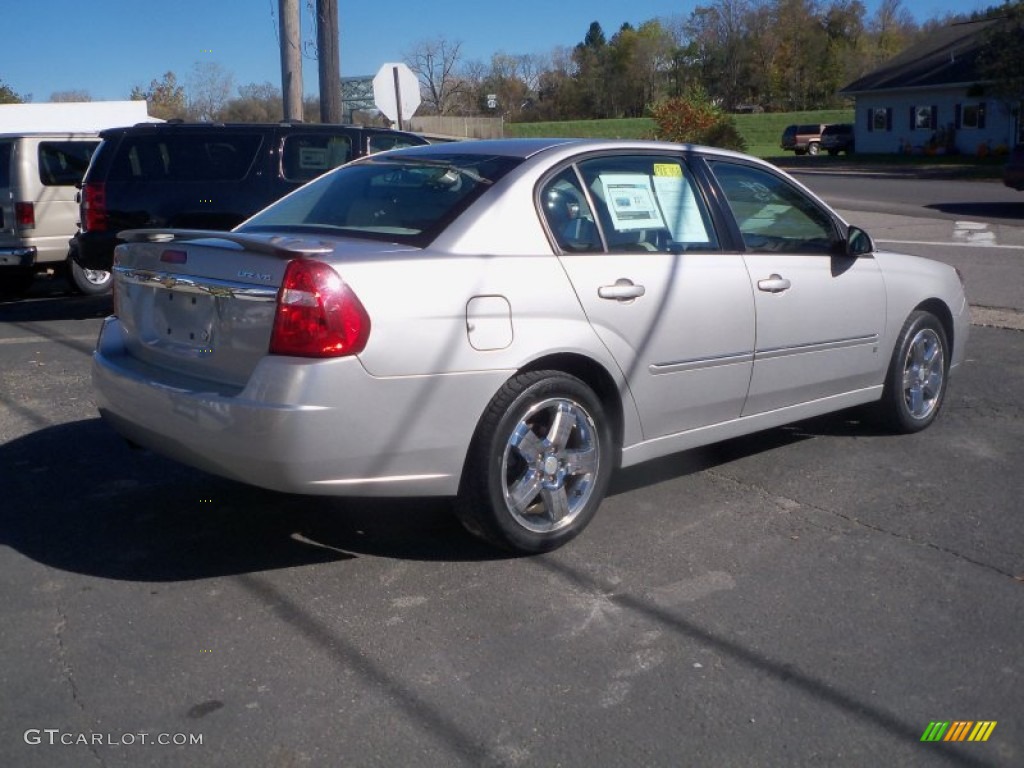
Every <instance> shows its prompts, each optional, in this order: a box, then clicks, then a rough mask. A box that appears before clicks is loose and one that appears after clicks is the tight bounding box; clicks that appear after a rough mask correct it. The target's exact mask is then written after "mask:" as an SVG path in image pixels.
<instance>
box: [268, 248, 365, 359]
mask: <svg viewBox="0 0 1024 768" xmlns="http://www.w3.org/2000/svg"><path fill="white" fill-rule="evenodd" d="M369 336H370V317H369V315H367V314H366V309H365V308H364V307H363V304H362V302H360V301H359V299H358V298H357V297H356V295H355V293H353V292H352V289H351V288H349V287H348V285H346V284H345V281H344V280H342V279H341V277H340V276H339V275H338V273H337V272H335V271H334V270H333V269H331V267H330V266H328V265H327V264H324V263H323V262H321V261H311V260H305V259H296V260H295V261H292V262H290V263H289V264H288V267H287V268H286V269H285V273H284V281H283V282H282V284H281V290H280V291H278V294H277V313H276V315H275V316H274V331H273V334H272V335H271V337H270V353H271V354H274V355H293V356H296V357H343V356H345V355H356V354H359V353H360V352H362V351H363V348H364V347H365V346H366V340H367V339H368V338H369Z"/></svg>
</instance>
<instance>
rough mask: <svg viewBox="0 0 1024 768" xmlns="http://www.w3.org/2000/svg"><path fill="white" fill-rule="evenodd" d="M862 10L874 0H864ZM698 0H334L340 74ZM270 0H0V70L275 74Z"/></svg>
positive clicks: (107, 79)
mask: <svg viewBox="0 0 1024 768" xmlns="http://www.w3.org/2000/svg"><path fill="white" fill-rule="evenodd" d="M864 2H865V5H866V6H867V8H868V14H869V15H870V14H872V13H874V11H875V9H876V8H877V6H878V2H879V0H864ZM699 4H704V5H707V4H710V3H708V2H707V1H706V0H705V1H704V2H700V0H642V1H641V2H635V3H629V2H622V1H621V0H587V2H585V3H582V2H573V0H562V1H561V2H559V1H558V0H513V2H511V3H501V2H495V1H494V0H432V1H428V0H419V1H418V2H416V1H411V0H397V2H395V1H393V2H381V0H376V1H375V0H361V1H360V2H350V0H339V26H340V28H341V42H340V51H341V74H342V76H350V75H372V74H373V73H375V72H376V71H377V70H378V69H379V68H380V66H381V65H382V64H384V63H386V62H394V61H401V60H402V58H403V53H404V52H405V51H407V50H409V49H410V48H411V47H412V46H413V45H414V44H415V43H416V42H418V41H421V40H424V39H428V38H433V37H437V36H444V37H446V38H448V39H449V40H460V41H462V43H463V49H462V50H463V56H464V59H466V60H481V61H484V62H486V61H488V60H489V59H490V57H491V55H492V54H494V53H498V52H505V53H508V54H545V53H549V52H550V51H552V50H553V49H554V48H556V47H558V46H573V45H575V44H576V43H578V42H580V41H581V40H582V39H583V36H584V34H585V33H586V31H587V28H588V27H589V26H590V23H591V22H592V21H598V22H600V24H601V26H602V27H603V28H604V30H605V34H606V35H608V36H609V37H611V35H612V34H613V33H614V32H615V31H616V30H617V29H618V28H619V27H620V26H622V24H623V22H629V23H631V24H633V25H634V26H637V25H639V24H640V23H642V22H644V21H647V20H649V19H653V18H668V17H683V18H685V17H688V16H689V15H690V13H691V12H692V11H693V9H694V7H696V6H697V5H699ZM998 4H999V3H998V2H997V1H996V0H905V1H904V3H903V7H905V8H906V9H907V10H909V11H910V13H911V15H913V16H914V18H915V19H916V20H917V21H918V22H922V21H926V20H928V19H934V18H941V17H944V16H945V15H946V14H948V13H950V12H954V11H955V12H957V13H969V12H971V11H975V10H982V9H984V8H987V7H990V6H994V5H998ZM310 5H314V2H313V0H300V6H301V7H302V9H303V10H302V33H303V37H304V38H307V37H311V36H312V35H313V24H312V18H311V13H310V11H309V10H307V6H310ZM277 6H278V2H277V0H161V2H154V1H153V0H89V2H83V1H82V0H4V9H3V13H2V17H3V28H4V36H3V38H4V42H3V45H2V46H0V80H2V81H3V82H4V83H6V84H7V85H9V86H10V87H11V88H13V89H14V90H15V91H16V92H17V93H19V94H23V95H29V94H30V95H31V96H32V100H33V101H35V102H44V101H48V100H49V98H50V94H51V93H53V92H54V91H66V90H85V91H88V92H89V93H90V94H91V96H92V97H93V99H97V100H99V99H127V98H128V96H129V94H130V93H131V90H132V87H133V86H135V85H139V86H142V87H146V86H148V85H149V83H150V81H151V80H153V79H158V78H160V77H161V76H162V75H163V73H164V72H167V71H168V70H172V71H173V72H174V73H175V74H176V75H177V77H178V81H179V82H181V83H185V82H186V81H187V78H188V75H189V73H190V71H191V70H192V67H193V65H194V64H195V63H197V62H202V61H215V62H217V63H219V64H220V65H221V66H222V67H223V68H224V69H225V70H227V71H228V72H230V73H231V74H232V75H233V76H234V82H235V85H236V86H237V85H244V84H248V83H254V82H255V83H262V82H265V81H269V82H271V83H273V84H274V85H278V86H279V85H280V82H281V65H280V58H279V52H278V43H277ZM316 66H317V64H316V60H315V59H311V58H307V59H305V60H304V64H303V83H304V90H305V91H306V93H308V94H315V93H316V92H317V88H318V86H317V72H316Z"/></svg>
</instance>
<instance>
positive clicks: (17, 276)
mask: <svg viewBox="0 0 1024 768" xmlns="http://www.w3.org/2000/svg"><path fill="white" fill-rule="evenodd" d="M35 278H36V276H35V273H33V272H32V271H31V270H27V269H21V268H20V267H11V268H9V269H8V268H0V296H2V297H3V298H7V299H20V298H22V297H23V296H24V295H25V294H26V293H28V290H29V288H31V287H32V283H33V281H34V280H35Z"/></svg>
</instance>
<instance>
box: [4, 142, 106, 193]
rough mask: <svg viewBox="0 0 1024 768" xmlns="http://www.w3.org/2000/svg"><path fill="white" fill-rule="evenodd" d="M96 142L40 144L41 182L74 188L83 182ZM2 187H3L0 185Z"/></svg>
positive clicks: (51, 185)
mask: <svg viewBox="0 0 1024 768" xmlns="http://www.w3.org/2000/svg"><path fill="white" fill-rule="evenodd" d="M99 143H100V142H99V139H97V140H96V141H43V142H40V144H39V180H40V181H41V182H43V186H46V187H73V186H75V185H76V184H78V183H79V182H81V181H82V177H83V176H85V169H86V168H88V167H89V158H90V157H92V153H93V152H95V151H96V147H97V146H99ZM0 186H3V185H2V184H0Z"/></svg>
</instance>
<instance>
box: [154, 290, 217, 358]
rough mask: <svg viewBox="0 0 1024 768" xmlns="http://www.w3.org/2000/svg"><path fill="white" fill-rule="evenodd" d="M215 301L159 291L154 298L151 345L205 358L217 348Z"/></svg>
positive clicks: (208, 298)
mask: <svg viewBox="0 0 1024 768" xmlns="http://www.w3.org/2000/svg"><path fill="white" fill-rule="evenodd" d="M216 321H217V298H216V297H215V296H211V295H209V294H200V293H193V292H187V293H186V292H180V291H174V290H160V291H158V292H157V294H156V296H155V297H154V306H153V321H152V326H151V328H150V332H151V334H152V336H151V339H152V342H153V343H155V344H156V345H157V346H159V347H161V348H163V349H165V350H166V351H168V352H171V353H173V354H177V355H182V356H186V357H199V358H201V357H208V356H209V355H212V354H213V352H214V349H215V347H216V332H215V328H216Z"/></svg>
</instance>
